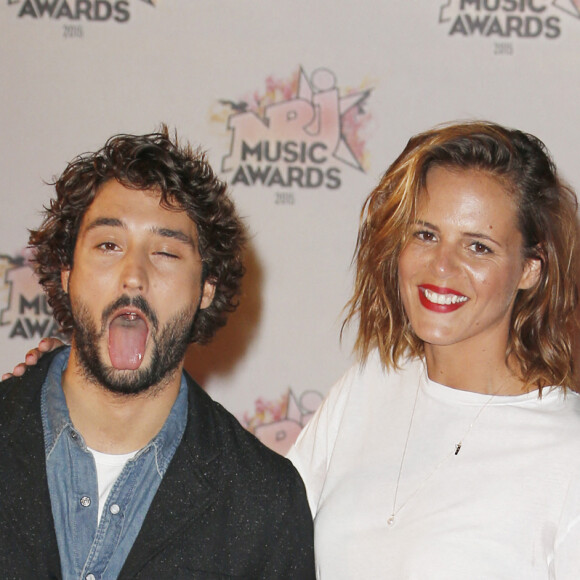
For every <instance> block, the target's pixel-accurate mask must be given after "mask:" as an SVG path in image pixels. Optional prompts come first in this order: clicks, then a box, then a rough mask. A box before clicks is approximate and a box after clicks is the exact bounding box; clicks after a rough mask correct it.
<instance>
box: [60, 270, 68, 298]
mask: <svg viewBox="0 0 580 580" xmlns="http://www.w3.org/2000/svg"><path fill="white" fill-rule="evenodd" d="M69 278H70V269H67V270H65V269H62V270H61V271H60V284H61V286H62V289H63V290H64V291H65V293H66V294H68V281H69Z"/></svg>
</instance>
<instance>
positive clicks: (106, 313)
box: [101, 294, 159, 330]
mask: <svg viewBox="0 0 580 580" xmlns="http://www.w3.org/2000/svg"><path fill="white" fill-rule="evenodd" d="M130 306H134V307H135V308H138V309H139V310H140V311H141V312H142V313H143V314H144V315H145V316H146V317H147V319H148V320H149V321H150V322H151V326H153V328H154V329H155V330H158V328H159V319H158V318H157V315H156V314H155V312H154V311H153V308H151V306H150V305H149V302H147V300H145V298H143V296H134V297H133V298H131V297H130V296H127V294H123V296H121V297H120V298H118V299H117V300H115V302H113V303H112V304H110V305H109V306H107V308H105V310H103V316H102V318H101V324H102V327H103V328H104V326H105V324H106V323H107V319H108V318H110V316H111V314H113V312H115V311H116V310H119V309H121V308H127V307H130Z"/></svg>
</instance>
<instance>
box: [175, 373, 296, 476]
mask: <svg viewBox="0 0 580 580" xmlns="http://www.w3.org/2000/svg"><path fill="white" fill-rule="evenodd" d="M188 386H189V393H190V394H189V404H190V417H189V419H190V421H189V423H193V422H195V425H191V424H190V425H189V427H190V428H191V429H189V430H188V431H189V433H188V435H189V437H190V443H191V444H192V445H194V446H196V447H199V446H200V445H201V446H202V449H201V451H200V452H201V453H202V454H205V455H206V457H213V458H215V459H218V458H219V464H220V465H221V466H222V468H223V469H228V470H234V469H235V470H236V471H237V472H238V473H244V474H245V476H247V477H251V478H256V479H260V480H262V481H263V480H269V479H275V480H277V481H278V482H280V481H281V480H282V481H283V480H284V475H286V477H287V478H288V479H289V480H295V478H296V476H297V472H296V470H295V469H294V466H293V465H292V463H291V462H290V461H289V460H288V459H286V458H285V457H283V456H282V455H280V454H278V453H276V452H275V451H273V450H271V449H269V448H268V447H266V446H265V445H264V444H263V443H261V442H260V441H259V440H258V439H257V438H256V437H255V436H254V435H253V434H252V433H250V432H249V431H248V430H247V429H245V428H244V427H243V426H242V425H241V424H240V422H239V420H238V419H237V418H236V417H235V416H234V415H232V413H230V412H229V411H228V410H227V409H225V408H224V407H223V406H222V405H221V404H220V403H218V402H217V401H214V400H213V399H212V398H211V397H210V396H209V395H208V394H207V393H206V392H205V391H204V390H203V389H202V388H201V387H200V386H199V385H198V384H197V383H195V381H193V380H192V379H191V378H190V377H188ZM186 433H187V431H186ZM191 437H195V438H196V440H195V441H191Z"/></svg>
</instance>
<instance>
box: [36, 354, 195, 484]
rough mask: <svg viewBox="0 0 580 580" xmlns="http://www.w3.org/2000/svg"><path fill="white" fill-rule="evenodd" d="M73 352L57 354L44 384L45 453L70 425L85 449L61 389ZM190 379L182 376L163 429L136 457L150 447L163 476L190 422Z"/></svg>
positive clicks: (42, 403)
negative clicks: (188, 411)
mask: <svg viewBox="0 0 580 580" xmlns="http://www.w3.org/2000/svg"><path fill="white" fill-rule="evenodd" d="M69 355H70V347H69V348H66V349H64V350H63V351H62V352H60V353H58V354H57V355H56V356H55V357H54V360H53V361H52V363H51V365H50V368H49V370H48V374H47V375H46V379H45V381H44V384H43V386H42V395H41V408H42V416H43V423H44V441H45V452H46V456H47V457H48V455H49V454H50V452H51V450H52V449H53V447H54V445H55V444H56V442H57V440H58V438H59V436H60V435H61V434H62V432H63V431H64V430H65V429H67V428H69V429H70V430H71V431H73V432H75V433H76V434H77V435H78V438H77V441H78V443H79V444H80V445H81V446H83V447H84V448H86V445H85V443H84V440H83V438H82V436H81V434H80V433H78V431H76V429H75V428H74V425H73V424H72V421H71V419H70V415H69V412H68V407H67V404H66V399H65V396H64V392H63V390H62V373H63V372H64V370H65V369H66V367H67V364H68V359H69ZM187 405H188V403H187V381H186V380H185V375H184V374H183V373H182V375H181V385H180V388H179V393H178V395H177V399H176V400H175V402H174V403H173V407H172V408H171V411H170V413H169V416H168V417H167V419H166V421H165V424H164V425H163V427H162V428H161V431H159V433H157V435H156V436H155V437H154V438H153V439H152V440H151V441H150V442H149V443H148V444H147V445H146V446H145V447H143V449H141V450H140V451H139V453H137V454H136V455H135V457H134V458H133V460H135V459H137V458H138V457H139V456H140V455H141V454H143V453H144V452H145V451H146V450H148V449H151V448H152V449H153V450H154V451H155V458H156V467H157V471H158V472H159V475H160V476H161V477H163V475H165V471H166V470H167V467H168V466H169V462H170V461H171V458H172V457H173V454H174V453H175V450H176V449H177V446H178V445H179V443H180V442H181V438H182V436H183V432H184V431H185V425H186V424H187Z"/></svg>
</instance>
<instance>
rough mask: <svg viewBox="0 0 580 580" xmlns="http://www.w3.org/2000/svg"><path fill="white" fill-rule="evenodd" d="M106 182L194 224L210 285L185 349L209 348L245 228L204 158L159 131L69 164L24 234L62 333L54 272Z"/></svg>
mask: <svg viewBox="0 0 580 580" xmlns="http://www.w3.org/2000/svg"><path fill="white" fill-rule="evenodd" d="M112 179H115V180H116V181H118V182H119V183H121V184H122V185H123V186H125V187H127V188H129V189H138V190H143V191H153V192H156V193H159V194H160V195H161V200H160V203H161V205H162V206H163V207H166V208H167V209H177V210H182V211H185V212H186V213H187V215H188V216H189V217H190V219H191V220H192V221H193V222H194V223H195V225H196V227H197V234H198V238H199V251H200V254H201V258H202V261H203V278H204V280H208V281H210V282H211V283H213V284H215V295H214V298H213V302H212V303H211V305H210V306H209V307H208V308H205V309H203V310H199V312H198V313H197V316H196V319H195V321H194V324H193V326H192V329H191V334H190V341H191V342H197V343H202V344H204V343H207V342H209V341H210V339H211V338H212V337H213V335H214V334H215V332H216V330H217V329H218V328H220V327H221V326H223V325H224V324H225V323H226V318H227V315H228V313H230V312H233V311H234V310H235V309H236V307H237V305H238V295H239V293H240V286H241V278H242V276H243V274H244V266H243V263H242V252H243V247H244V244H245V241H246V234H245V228H244V226H243V224H242V222H241V221H240V219H239V217H238V215H237V213H236V209H235V207H234V204H233V202H232V200H231V199H230V197H229V196H228V193H227V188H226V185H225V183H223V182H222V181H220V180H219V179H218V178H217V177H216V175H215V174H214V172H213V170H212V168H211V166H210V165H209V163H208V162H207V160H206V158H205V155H204V154H203V153H202V152H201V151H199V150H193V149H192V148H191V146H190V145H189V144H185V145H183V144H181V143H179V142H178V139H177V135H175V136H174V137H173V138H171V137H170V136H169V132H168V129H167V127H166V126H165V125H162V127H161V129H160V130H159V132H158V133H151V134H148V135H116V136H114V137H111V138H110V139H109V140H108V141H107V143H106V144H105V146H104V147H103V148H102V149H100V150H99V151H97V152H96V153H87V154H84V155H80V156H79V157H77V158H76V159H74V160H73V161H72V162H71V163H70V164H69V165H68V167H67V168H66V169H65V171H64V172H63V174H62V175H61V176H60V178H59V179H57V180H56V182H55V183H54V185H55V188H56V199H52V200H51V201H50V204H49V206H48V207H46V208H45V210H46V213H45V218H44V221H43V223H42V225H41V226H40V228H39V229H38V230H31V232H30V245H31V246H32V247H33V248H34V249H35V259H34V262H35V264H34V266H35V271H36V273H37V275H38V277H39V280H40V283H41V284H42V286H43V287H44V290H45V292H46V294H47V295H48V303H49V304H50V306H51V307H52V310H53V314H54V317H55V319H56V321H57V322H58V323H59V325H60V327H61V330H62V332H63V333H64V334H68V335H70V334H71V332H72V328H73V318H72V313H71V305H70V300H69V296H68V294H67V293H66V292H65V291H64V289H63V288H62V284H61V271H62V270H63V269H64V270H66V269H70V268H72V267H73V255H74V249H75V244H76V239H77V235H78V232H79V227H80V224H81V221H82V219H83V216H84V215H85V213H86V211H87V209H88V208H89V206H90V205H91V203H92V202H93V200H94V199H95V196H96V195H97V194H98V192H99V191H100V188H101V187H102V186H103V185H104V184H105V183H107V182H108V181H110V180H112Z"/></svg>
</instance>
